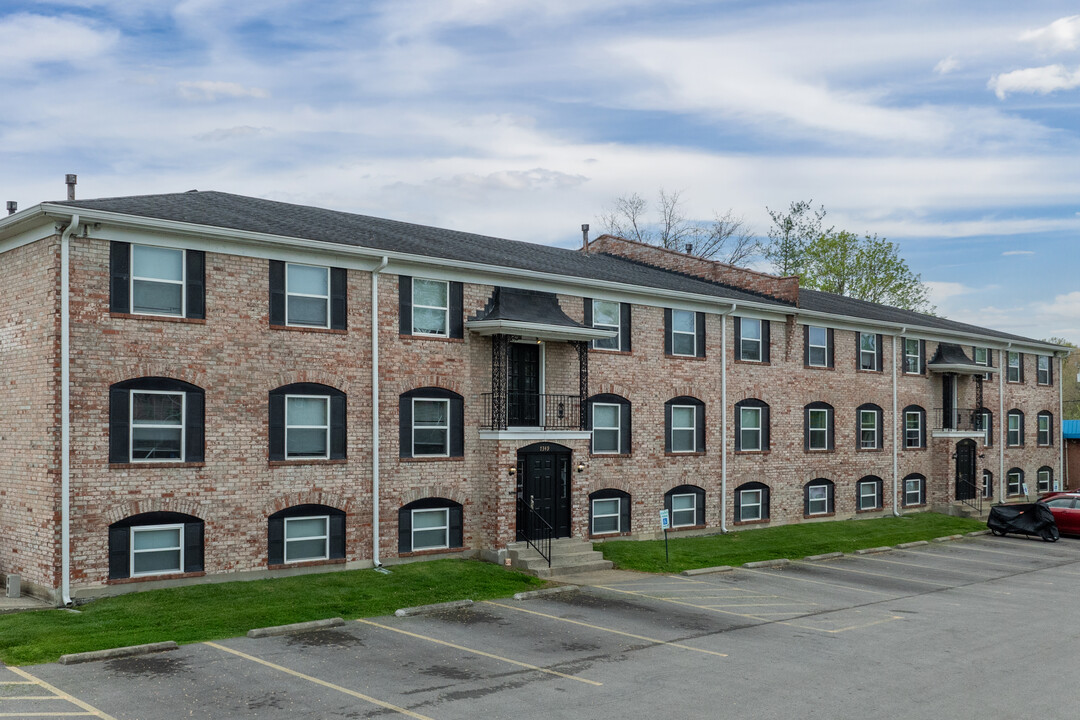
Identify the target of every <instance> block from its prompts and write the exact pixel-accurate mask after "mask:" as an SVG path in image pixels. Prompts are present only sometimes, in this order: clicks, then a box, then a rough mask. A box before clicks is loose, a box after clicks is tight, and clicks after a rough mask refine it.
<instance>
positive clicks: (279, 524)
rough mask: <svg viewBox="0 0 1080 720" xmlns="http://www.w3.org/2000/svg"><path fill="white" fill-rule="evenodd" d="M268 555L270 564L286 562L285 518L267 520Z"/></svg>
mask: <svg viewBox="0 0 1080 720" xmlns="http://www.w3.org/2000/svg"><path fill="white" fill-rule="evenodd" d="M266 556H267V561H268V564H270V565H281V564H282V563H284V562H285V518H280V517H277V518H270V519H269V520H267V522H266Z"/></svg>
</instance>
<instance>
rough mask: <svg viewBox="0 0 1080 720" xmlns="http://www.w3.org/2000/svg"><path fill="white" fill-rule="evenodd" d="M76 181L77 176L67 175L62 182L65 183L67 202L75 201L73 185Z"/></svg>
mask: <svg viewBox="0 0 1080 720" xmlns="http://www.w3.org/2000/svg"><path fill="white" fill-rule="evenodd" d="M77 181H78V176H77V175H75V174H74V173H68V174H67V175H66V176H65V178H64V182H66V183H67V188H68V202H70V201H72V200H74V199H75V183H76V182H77Z"/></svg>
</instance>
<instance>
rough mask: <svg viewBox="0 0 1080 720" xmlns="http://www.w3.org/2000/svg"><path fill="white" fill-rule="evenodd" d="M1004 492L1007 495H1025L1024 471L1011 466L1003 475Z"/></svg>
mask: <svg viewBox="0 0 1080 720" xmlns="http://www.w3.org/2000/svg"><path fill="white" fill-rule="evenodd" d="M1005 492H1006V494H1008V495H1027V493H1026V492H1025V491H1024V471H1023V470H1021V469H1020V468H1013V469H1012V470H1010V471H1009V474H1008V475H1006V476H1005Z"/></svg>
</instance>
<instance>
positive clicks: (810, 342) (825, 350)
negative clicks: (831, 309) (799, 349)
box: [806, 325, 829, 368]
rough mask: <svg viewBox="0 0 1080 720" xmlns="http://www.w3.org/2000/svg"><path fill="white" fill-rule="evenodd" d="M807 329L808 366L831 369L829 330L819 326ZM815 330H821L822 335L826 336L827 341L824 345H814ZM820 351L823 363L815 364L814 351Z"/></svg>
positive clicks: (810, 326)
mask: <svg viewBox="0 0 1080 720" xmlns="http://www.w3.org/2000/svg"><path fill="white" fill-rule="evenodd" d="M807 328H808V330H807V331H806V345H807V352H806V364H807V365H808V366H809V367H822V368H827V367H829V329H828V328H825V327H818V326H817V325H808V326H807ZM815 330H820V331H821V333H822V335H824V336H825V341H824V344H823V345H818V344H816V343H814V331H815ZM818 349H820V350H821V362H820V363H816V362H814V350H818Z"/></svg>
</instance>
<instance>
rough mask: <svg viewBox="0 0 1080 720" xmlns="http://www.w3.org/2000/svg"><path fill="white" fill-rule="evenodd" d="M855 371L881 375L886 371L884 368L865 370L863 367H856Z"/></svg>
mask: <svg viewBox="0 0 1080 720" xmlns="http://www.w3.org/2000/svg"><path fill="white" fill-rule="evenodd" d="M855 372H857V373H866V374H867V375H880V374H882V373H883V372H885V371H884V370H865V369H863V368H855Z"/></svg>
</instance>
